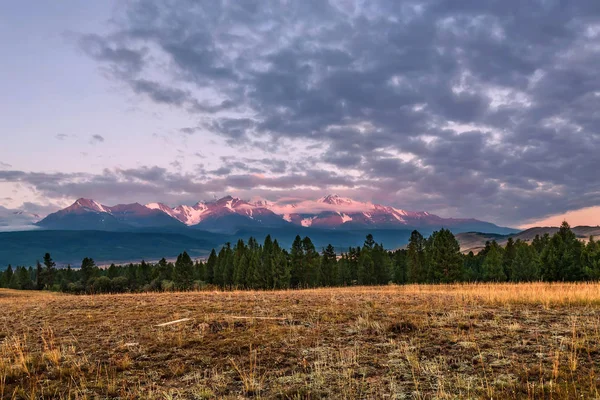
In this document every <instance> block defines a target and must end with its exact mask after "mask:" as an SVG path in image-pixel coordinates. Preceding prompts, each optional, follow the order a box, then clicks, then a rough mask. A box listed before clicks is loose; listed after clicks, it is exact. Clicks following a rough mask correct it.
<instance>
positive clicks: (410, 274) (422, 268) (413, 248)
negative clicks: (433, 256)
mask: <svg viewBox="0 0 600 400" xmlns="http://www.w3.org/2000/svg"><path fill="white" fill-rule="evenodd" d="M407 251H408V253H407V260H406V267H407V274H406V275H407V278H408V279H407V280H408V282H409V283H422V282H425V279H426V276H427V269H426V265H425V239H424V238H423V235H421V234H420V233H419V232H418V231H416V230H415V231H413V232H412V233H411V234H410V239H409V242H408V247H407Z"/></svg>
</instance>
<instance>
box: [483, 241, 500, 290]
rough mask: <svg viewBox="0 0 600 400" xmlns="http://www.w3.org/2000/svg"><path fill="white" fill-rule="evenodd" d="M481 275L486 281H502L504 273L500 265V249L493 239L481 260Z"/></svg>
mask: <svg viewBox="0 0 600 400" xmlns="http://www.w3.org/2000/svg"><path fill="white" fill-rule="evenodd" d="M482 269H483V277H484V279H485V280H486V281H488V282H504V281H506V275H505V274H504V268H503V266H502V249H501V248H500V246H499V245H498V243H496V241H493V242H492V243H491V246H490V249H489V251H488V253H487V254H486V256H485V260H484V261H483V266H482Z"/></svg>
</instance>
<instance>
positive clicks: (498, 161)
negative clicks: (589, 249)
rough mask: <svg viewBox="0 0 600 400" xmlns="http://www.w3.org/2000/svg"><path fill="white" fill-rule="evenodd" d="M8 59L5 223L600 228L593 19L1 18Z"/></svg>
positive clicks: (313, 9) (598, 18)
mask: <svg viewBox="0 0 600 400" xmlns="http://www.w3.org/2000/svg"><path fill="white" fill-rule="evenodd" d="M0 47H1V48H2V49H3V56H2V59H3V61H2V62H0V77H1V78H0V132H1V138H2V140H1V143H2V151H1V152H0V206H4V207H8V208H23V209H27V210H30V211H38V212H45V211H48V210H53V209H56V208H57V207H60V206H64V205H66V204H69V203H70V202H72V201H73V200H74V199H75V198H77V197H90V198H94V199H96V200H98V201H100V202H102V203H105V204H116V203H123V202H133V201H139V202H141V203H144V202H150V201H163V202H165V203H167V204H170V205H176V204H180V203H195V202H196V201H198V200H202V199H210V198H212V197H213V196H220V195H223V194H233V195H237V196H239V197H243V198H249V199H250V198H256V197H262V198H266V199H268V200H272V201H274V200H278V199H284V200H289V199H303V198H317V197H320V196H322V195H324V194H326V193H331V192H335V193H338V194H340V195H345V196H349V197H352V198H355V199H357V200H362V201H373V202H380V203H385V204H389V205H393V206H397V207H400V208H404V209H409V210H426V211H430V212H435V213H437V214H439V215H442V216H455V217H476V218H479V219H483V220H488V221H492V222H496V223H500V224H502V225H512V226H519V225H521V226H524V225H527V224H532V223H538V222H539V221H540V220H544V219H546V218H548V217H551V216H555V217H554V218H558V219H560V218H561V216H562V215H563V214H565V213H567V212H570V214H569V215H570V216H571V217H572V216H573V215H578V217H577V218H579V219H580V220H581V221H579V220H578V223H589V224H600V211H599V210H600V209H598V208H594V207H596V206H598V205H600V179H598V173H599V171H600V74H599V73H598V65H600V2H598V1H597V0H578V1H559V0H532V1H527V2H523V1H518V0H498V1H485V0H477V1H471V0H469V1H466V0H465V1H450V0H447V1H442V0H422V1H410V0H407V1H397V0H369V1H364V0H330V1H326V0H303V1H292V0H210V1H209V0H206V1H197V0H194V1H192V0H189V1H188V0H177V1H175V0H171V1H158V0H148V1H113V2H110V1H94V2H89V1H82V0H62V1H59V2H48V1H41V0H40V1H33V2H2V3H1V4H0ZM578 210H580V211H578Z"/></svg>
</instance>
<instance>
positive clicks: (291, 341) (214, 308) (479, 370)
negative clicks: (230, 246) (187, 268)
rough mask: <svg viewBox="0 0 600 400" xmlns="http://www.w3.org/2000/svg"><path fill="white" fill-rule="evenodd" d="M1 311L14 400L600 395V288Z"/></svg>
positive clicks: (128, 301)
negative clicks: (41, 399) (599, 374)
mask: <svg viewBox="0 0 600 400" xmlns="http://www.w3.org/2000/svg"><path fill="white" fill-rule="evenodd" d="M0 309H1V310H2V312H1V313H0V398H4V399H40V398H47V399H105V398H109V399H113V398H114V399H138V398H145V399H212V398H225V399H228V398H229V399H239V398H266V399H271V398H272V399H324V398H333V399H355V398H360V399H370V398H373V399H380V398H383V399H433V398H442V399H444V398H448V399H454V398H494V399H521V398H530V399H542V398H543V399H546V398H552V399H571V398H586V399H589V398H600V393H599V386H600V377H599V376H598V372H600V313H599V312H598V311H599V310H600V284H596V283H593V284H591V283H590V284H560V283H555V284H546V283H532V284H477V285H473V284H458V285H423V286H420V285H409V286H384V287H352V288H324V289H314V290H290V291H271V292H259V291H256V292H255V291H234V292H216V291H215V292H180V293H148V294H119V295H95V296H74V295H66V294H58V293H49V292H35V291H22V292H21V291H12V290H0ZM173 321H178V322H175V323H171V324H165V323H169V322H173ZM159 325H161V326H159Z"/></svg>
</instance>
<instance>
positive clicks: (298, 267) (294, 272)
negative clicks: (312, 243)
mask: <svg viewBox="0 0 600 400" xmlns="http://www.w3.org/2000/svg"><path fill="white" fill-rule="evenodd" d="M290 264H291V265H290V267H291V282H290V283H291V286H292V287H294V288H296V287H300V286H302V285H304V284H305V281H304V276H305V268H304V247H303V245H302V239H301V238H300V235H296V238H295V239H294V242H293V243H292V251H291V252H290Z"/></svg>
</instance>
